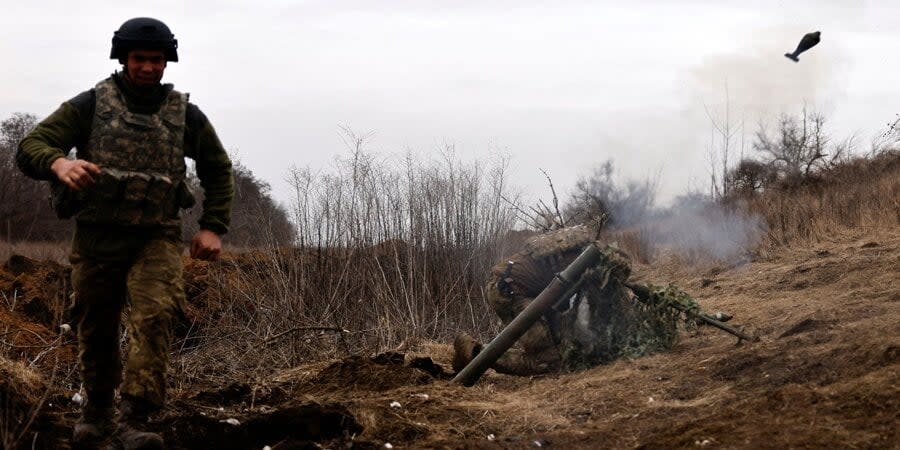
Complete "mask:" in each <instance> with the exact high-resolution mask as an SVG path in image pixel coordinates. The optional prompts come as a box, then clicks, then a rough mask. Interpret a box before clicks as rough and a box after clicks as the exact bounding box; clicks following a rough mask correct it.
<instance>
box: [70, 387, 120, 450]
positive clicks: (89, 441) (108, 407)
mask: <svg viewBox="0 0 900 450" xmlns="http://www.w3.org/2000/svg"><path fill="white" fill-rule="evenodd" d="M96 397H97V396H94V400H93V401H92V400H91V396H88V400H87V402H86V403H85V405H84V406H82V408H81V417H79V418H78V421H77V422H75V430H74V431H73V432H72V448H75V449H85V450H86V449H97V448H100V444H102V443H103V441H105V440H106V438H108V437H109V436H110V434H112V432H113V430H114V429H115V428H116V427H115V423H114V422H113V415H114V414H115V408H114V407H113V405H112V397H111V396H110V398H109V401H108V402H104V401H102V400H98V399H97V398H96Z"/></svg>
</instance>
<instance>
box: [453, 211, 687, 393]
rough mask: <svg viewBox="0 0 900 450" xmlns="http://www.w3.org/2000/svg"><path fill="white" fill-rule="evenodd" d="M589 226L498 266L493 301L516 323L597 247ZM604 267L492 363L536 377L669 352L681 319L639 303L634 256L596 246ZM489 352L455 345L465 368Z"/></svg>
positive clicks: (558, 234)
mask: <svg viewBox="0 0 900 450" xmlns="http://www.w3.org/2000/svg"><path fill="white" fill-rule="evenodd" d="M592 236H593V233H592V231H591V230H590V229H589V228H587V227H580V226H579V227H570V228H564V229H561V230H557V231H553V232H550V233H547V234H543V235H540V236H537V237H534V238H532V239H530V240H529V241H528V242H526V244H525V249H524V250H523V251H521V252H519V253H516V254H515V255H513V256H511V257H509V258H508V259H507V260H505V261H503V262H501V263H500V264H497V265H496V266H494V268H493V269H492V270H491V276H490V279H489V281H488V283H487V300H488V302H489V303H490V305H491V307H492V308H493V309H494V311H495V312H496V313H497V315H498V316H499V317H500V320H501V322H502V323H503V325H504V326H506V325H508V324H509V323H510V322H512V320H513V319H515V317H516V316H518V315H519V313H521V312H522V311H523V310H524V309H525V307H526V306H528V304H529V303H530V302H531V301H532V300H534V298H535V297H537V296H538V294H540V293H541V291H543V290H544V288H546V287H547V285H548V284H549V283H550V282H551V281H552V279H553V277H554V276H556V274H557V273H559V272H561V271H563V269H565V268H566V266H568V265H569V264H571V263H572V261H574V260H575V258H577V257H578V255H579V254H580V253H581V251H582V250H583V249H584V247H585V246H586V245H587V244H589V243H591V242H593V237H592ZM595 244H596V245H597V247H598V248H600V249H601V252H602V253H603V258H602V259H601V262H600V263H599V264H597V265H596V266H594V267H593V268H591V269H589V270H588V272H587V273H585V274H584V275H583V277H585V280H586V282H584V283H582V284H581V287H580V289H579V290H578V292H576V293H575V294H574V296H573V297H572V298H569V299H564V301H563V304H562V305H559V306H558V307H557V308H555V309H553V310H551V311H550V312H549V313H546V314H544V316H543V318H542V320H541V321H539V322H537V323H535V324H534V325H533V326H531V328H529V329H528V331H527V332H525V334H524V335H523V336H522V337H521V338H520V339H519V340H518V348H516V347H513V348H511V349H509V350H507V351H506V352H505V353H504V354H503V356H501V357H500V358H499V359H498V360H497V361H496V362H495V363H494V365H493V366H492V368H493V369H494V370H496V371H497V372H500V373H506V374H511V375H534V374H541V373H547V372H554V371H559V370H575V369H579V368H585V367H590V366H593V365H596V364H602V363H604V362H608V361H611V360H613V359H616V358H619V357H621V356H637V355H640V354H644V353H648V352H652V351H657V350H661V349H665V348H668V347H670V346H671V345H673V344H674V342H675V338H676V336H677V324H678V320H679V319H678V314H677V312H673V311H671V310H670V309H668V308H666V307H665V306H664V305H656V306H654V305H645V304H642V303H639V302H636V301H635V300H634V298H633V293H632V292H631V291H630V290H629V289H628V287H627V286H626V283H627V282H628V277H629V275H630V274H631V267H630V263H629V260H628V257H627V256H626V255H625V254H624V253H623V252H621V251H620V250H618V249H616V248H615V247H611V246H607V245H603V244H600V243H595ZM480 350H481V344H480V343H479V342H477V341H476V340H475V339H474V338H472V337H471V336H469V335H466V334H461V335H459V336H457V337H456V339H455V341H454V358H453V367H454V369H455V370H456V371H460V370H461V369H462V368H463V367H465V365H466V364H468V363H469V362H470V361H471V360H472V359H473V358H474V357H475V356H476V355H477V354H478V353H479V352H480Z"/></svg>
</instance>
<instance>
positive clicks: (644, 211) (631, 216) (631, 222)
mask: <svg viewBox="0 0 900 450" xmlns="http://www.w3.org/2000/svg"><path fill="white" fill-rule="evenodd" d="M614 173H615V169H614V165H613V161H612V160H607V161H605V162H604V163H603V164H601V165H599V166H597V167H595V168H594V170H593V172H592V173H591V174H590V175H587V176H584V177H581V178H579V179H578V181H577V182H576V183H575V192H574V194H572V197H571V198H570V200H569V202H568V203H567V205H566V207H565V208H564V211H565V213H566V214H565V216H567V217H569V218H570V219H569V221H570V222H574V223H588V222H590V221H591V220H594V221H596V220H597V218H604V220H603V222H604V224H605V225H608V226H609V228H613V229H614V228H626V227H631V226H635V225H638V224H640V223H642V222H644V221H646V220H647V219H649V218H650V217H651V216H652V215H653V214H654V212H655V204H656V194H657V191H658V190H659V177H658V176H655V177H648V178H646V179H644V180H642V181H638V180H627V181H625V182H624V183H620V182H617V181H616V180H615V178H614V176H613V175H614Z"/></svg>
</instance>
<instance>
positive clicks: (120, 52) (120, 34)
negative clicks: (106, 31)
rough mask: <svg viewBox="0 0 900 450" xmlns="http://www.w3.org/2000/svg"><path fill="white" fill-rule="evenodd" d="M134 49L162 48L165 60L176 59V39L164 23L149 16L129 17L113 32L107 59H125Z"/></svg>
mask: <svg viewBox="0 0 900 450" xmlns="http://www.w3.org/2000/svg"><path fill="white" fill-rule="evenodd" d="M135 49H142V50H144V49H146V50H163V51H164V52H165V55H166V61H168V62H177V61H178V40H177V39H175V35H174V34H172V31H171V30H169V27H168V26H166V24H164V23H162V22H161V21H159V20H157V19H152V18H149V17H136V18H134V19H129V20H127V21H125V23H123V24H122V26H120V27H119V29H118V30H116V32H115V33H113V38H112V51H110V53H109V59H118V60H119V61H120V62H123V63H124V61H125V59H126V58H127V57H128V52H129V51H130V50H135Z"/></svg>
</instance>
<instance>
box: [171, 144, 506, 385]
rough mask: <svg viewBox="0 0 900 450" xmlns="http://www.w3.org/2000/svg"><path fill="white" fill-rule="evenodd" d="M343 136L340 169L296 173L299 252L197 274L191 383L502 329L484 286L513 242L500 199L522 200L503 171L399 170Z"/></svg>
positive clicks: (284, 250) (183, 360) (187, 361)
mask: <svg viewBox="0 0 900 450" xmlns="http://www.w3.org/2000/svg"><path fill="white" fill-rule="evenodd" d="M348 137H349V138H350V142H351V143H352V145H351V150H352V151H351V154H350V155H349V157H346V158H341V159H339V160H338V161H337V163H336V165H335V166H334V168H333V170H330V171H325V172H319V173H316V172H313V171H311V170H309V169H301V168H294V169H292V170H291V172H290V181H291V184H292V186H293V188H294V202H293V205H292V207H291V212H292V215H293V221H294V223H295V224H296V227H297V228H296V230H297V231H296V242H297V244H298V245H297V246H295V247H279V246H274V245H273V246H269V247H268V248H262V249H258V250H256V251H251V252H246V253H243V254H240V255H233V256H231V257H229V258H225V259H224V260H223V261H221V262H219V263H215V264H211V265H208V266H204V267H200V266H198V267H196V268H192V267H188V273H189V277H188V280H187V283H188V293H189V297H191V296H193V297H194V299H195V300H194V303H195V304H194V305H192V307H196V308H197V311H196V313H197V314H196V315H195V319H196V320H195V322H194V323H193V324H192V325H189V326H187V327H186V328H188V330H187V331H185V337H184V338H183V340H182V342H181V345H180V348H181V349H182V351H181V352H180V353H181V357H180V358H178V359H177V361H176V367H178V368H179V370H180V375H181V378H182V380H185V381H189V380H190V379H192V377H194V376H199V374H200V373H203V374H205V375H204V376H215V375H216V374H219V375H223V376H228V375H230V374H235V373H241V374H245V375H246V374H252V373H260V371H262V372H264V373H265V372H266V371H268V370H271V369H272V368H273V367H291V366H294V365H296V364H297V363H299V362H301V361H304V360H308V359H309V358H311V357H317V358H321V357H328V356H330V355H333V354H334V352H336V351H337V352H360V351H367V352H368V351H373V350H379V349H387V348H395V347H398V346H401V345H402V344H403V343H404V342H405V343H411V342H413V341H416V340H419V339H437V340H447V339H449V338H450V337H451V336H452V335H453V334H454V333H456V332H458V331H460V330H468V331H471V332H474V333H476V334H479V335H485V334H491V333H493V332H494V331H496V327H497V323H496V319H495V317H494V315H493V314H492V313H491V312H490V310H489V308H488V306H487V305H486V303H485V301H484V296H483V292H482V288H483V285H484V282H485V277H486V274H487V273H488V270H489V268H490V267H491V266H492V265H493V264H494V263H495V262H496V260H497V259H499V258H500V257H502V256H503V255H505V254H508V253H510V250H511V249H510V247H509V246H510V245H514V244H515V242H517V240H518V237H517V236H515V235H510V234H509V232H508V230H510V229H512V228H513V226H514V224H515V215H514V212H513V211H512V210H511V209H509V208H507V207H506V206H505V204H504V203H503V200H502V198H501V196H506V197H507V198H510V197H514V196H510V195H509V193H508V192H507V191H508V190H509V188H508V187H507V178H506V161H505V160H504V159H500V160H499V161H497V162H496V163H495V164H493V165H492V166H489V167H487V168H486V166H485V165H484V164H481V163H479V162H472V163H464V162H462V161H460V160H459V159H458V158H456V157H455V155H454V154H453V152H452V149H447V151H445V152H443V154H442V155H441V157H440V158H438V159H433V160H420V159H416V158H414V157H413V156H411V155H407V156H406V157H405V158H404V159H402V160H401V161H399V162H392V160H390V159H383V160H380V159H377V158H376V157H375V156H373V155H372V154H369V153H366V152H365V151H363V149H362V146H363V144H364V140H365V139H364V138H359V137H356V136H354V135H352V133H348ZM194 270H196V271H198V272H197V273H199V275H198V276H196V277H195V279H191V275H190V273H192V271H194ZM341 330H347V332H344V331H341ZM263 348H264V350H261V349H263Z"/></svg>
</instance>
